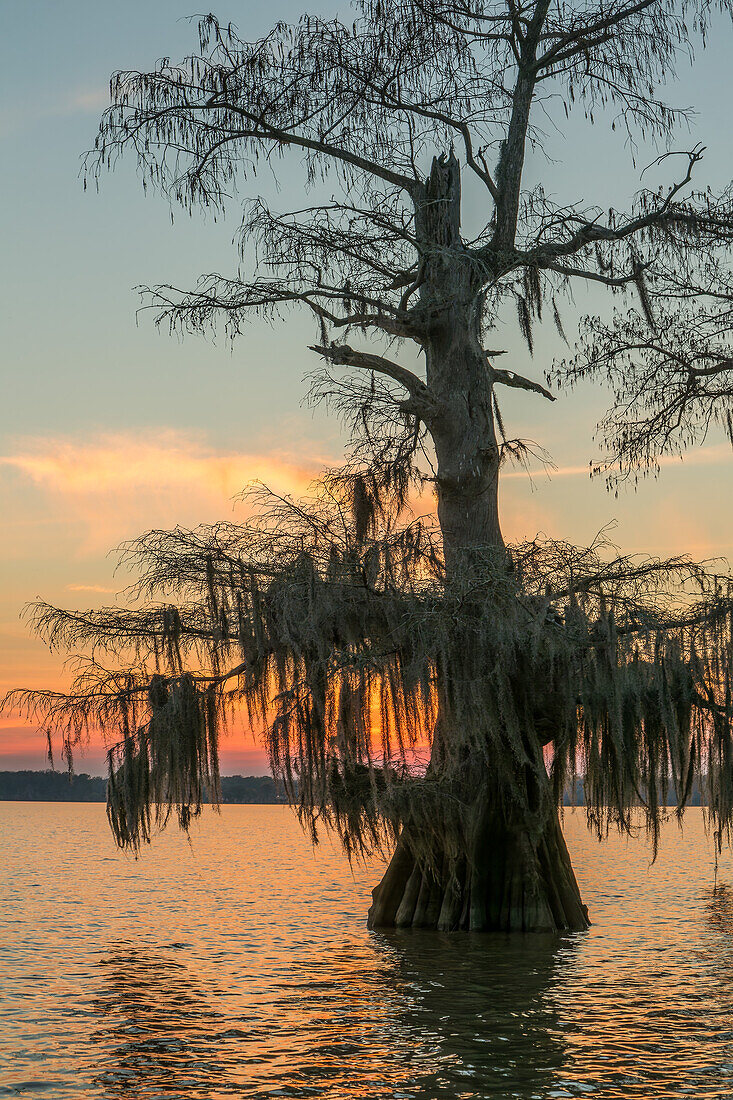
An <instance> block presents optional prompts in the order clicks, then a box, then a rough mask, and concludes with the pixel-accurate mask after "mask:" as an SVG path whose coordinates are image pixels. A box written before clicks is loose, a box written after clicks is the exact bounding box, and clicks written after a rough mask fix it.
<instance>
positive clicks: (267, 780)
mask: <svg viewBox="0 0 733 1100" xmlns="http://www.w3.org/2000/svg"><path fill="white" fill-rule="evenodd" d="M106 799H107V780H106V779H104V778H102V777H101V776H97V775H87V774H86V773H84V772H82V773H81V774H80V775H72V776H69V775H68V774H67V773H66V772H55V771H50V770H49V771H43V772H35V771H20V772H1V771H0V802H105V801H106ZM206 801H207V802H208V801H210V799H209V798H207V799H206ZM221 801H222V802H225V803H229V804H230V805H254V804H262V805H273V804H276V803H285V802H286V801H287V799H286V797H285V794H284V792H283V791H282V789H281V788H280V787H279V786H278V784H276V783H275V780H274V779H273V778H272V777H271V776H269V775H224V776H222V778H221ZM563 804H564V805H565V806H584V805H585V791H584V786H583V777H582V776H578V777H577V779H576V781H575V785H574V787H572V786H568V787H567V788H566V789H565V793H564V796H563ZM665 804H666V805H667V806H675V805H676V804H677V803H676V799H675V793H674V788H673V786H672V785H671V784H670V788H669V791H668V792H667V798H666V803H665ZM687 804H688V805H689V806H703V805H705V802H704V799H703V797H702V794H701V791H700V785H699V783H698V782H697V781H695V782H694V784H693V789H692V793H691V795H690V797H689V799H688V802H687Z"/></svg>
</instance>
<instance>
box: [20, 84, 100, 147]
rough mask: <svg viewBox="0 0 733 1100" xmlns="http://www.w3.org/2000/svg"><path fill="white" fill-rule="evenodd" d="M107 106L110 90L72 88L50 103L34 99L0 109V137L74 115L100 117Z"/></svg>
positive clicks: (49, 101)
mask: <svg viewBox="0 0 733 1100" xmlns="http://www.w3.org/2000/svg"><path fill="white" fill-rule="evenodd" d="M108 106H109V88H107V87H91V88H74V89H72V90H71V91H68V92H66V93H65V94H64V93H62V94H61V95H59V96H58V97H56V98H54V99H53V100H42V99H41V100H36V102H26V103H23V104H22V105H14V106H13V107H12V108H10V107H7V108H4V109H2V110H0V137H7V136H8V135H10V134H14V133H17V132H18V131H19V130H21V129H22V128H24V127H26V126H28V125H29V123H36V122H45V121H47V120H49V119H54V118H67V117H69V116H73V115H82V114H92V115H98V114H100V113H101V112H102V111H103V110H104V109H105V107H108Z"/></svg>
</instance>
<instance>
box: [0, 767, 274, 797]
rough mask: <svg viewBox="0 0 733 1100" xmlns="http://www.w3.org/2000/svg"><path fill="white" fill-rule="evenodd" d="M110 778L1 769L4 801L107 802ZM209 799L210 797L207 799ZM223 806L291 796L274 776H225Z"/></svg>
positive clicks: (222, 786) (0, 776)
mask: <svg viewBox="0 0 733 1100" xmlns="http://www.w3.org/2000/svg"><path fill="white" fill-rule="evenodd" d="M106 801H107V780H106V779H104V778H102V777H101V776H96V775H87V774H86V773H85V772H81V773H80V774H78V775H72V776H70V775H69V774H68V773H67V772H57V771H51V770H50V769H49V770H48V771H12V772H11V771H7V772H5V771H0V802H106ZM207 801H208V800H207ZM221 801H222V804H223V805H240V806H247V805H263V806H270V805H284V804H286V803H287V798H286V797H285V794H284V792H283V790H282V788H281V787H279V786H278V785H277V784H276V783H275V780H274V779H273V778H272V776H270V775H223V776H222V777H221Z"/></svg>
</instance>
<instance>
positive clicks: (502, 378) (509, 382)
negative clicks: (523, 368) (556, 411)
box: [489, 364, 555, 401]
mask: <svg viewBox="0 0 733 1100" xmlns="http://www.w3.org/2000/svg"><path fill="white" fill-rule="evenodd" d="M489 373H490V375H491V381H492V382H494V383H495V384H498V385H500V386H511V387H512V389H515V390H529V391H530V393H538V394H540V395H541V396H542V397H545V398H547V400H548V401H554V400H555V395H554V394H553V393H550V391H549V390H547V389H545V387H544V386H541V385H540V383H539V382H533V381H532V379H531V378H525V377H524V375H522V374H515V373H514V371H512V370H499V369H498V368H497V367H492V366H491V364H489Z"/></svg>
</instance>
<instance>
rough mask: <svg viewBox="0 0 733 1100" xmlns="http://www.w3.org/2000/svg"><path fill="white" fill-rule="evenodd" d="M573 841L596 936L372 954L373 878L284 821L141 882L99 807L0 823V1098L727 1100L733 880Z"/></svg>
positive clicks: (207, 830) (696, 831) (232, 830)
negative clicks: (2, 860) (587, 1099)
mask: <svg viewBox="0 0 733 1100" xmlns="http://www.w3.org/2000/svg"><path fill="white" fill-rule="evenodd" d="M566 825H567V832H568V835H569V840H570V846H571V850H572V851H573V853H574V856H575V863H576V868H577V871H578V877H579V879H580V881H581V883H582V885H583V889H584V894H585V898H586V900H587V901H588V903H589V904H590V907H591V913H592V916H593V918H594V925H593V927H592V928H591V930H590V931H589V932H588V933H582V934H577V935H574V936H566V937H562V938H556V937H525V938H523V937H516V938H507V937H501V936H490V935H487V936H477V935H458V936H446V935H439V934H434V933H426V932H418V931H414V932H412V931H409V932H408V931H403V932H391V933H384V932H381V933H373V932H367V931H366V929H365V927H364V915H365V912H366V907H367V901H368V892H369V889H370V887H371V886H372V885H373V884H374V882H375V881H377V879H378V877H379V875H380V868H379V867H376V866H375V867H372V868H367V869H362V870H359V871H356V872H354V873H353V874H352V872H351V871H350V870H349V868H348V866H347V865H346V864H345V862H344V860H343V858H342V857H341V856H340V855H339V853H338V852H336V851H333V850H330V849H329V848H328V847H324V849H323V850H319V851H318V852H316V853H313V852H312V850H311V848H310V847H309V845H308V842H307V841H306V840H305V838H304V837H303V836H302V835H301V834H300V832H299V831H298V827H297V825H296V824H295V822H294V821H293V819H292V818H291V817H290V815H289V813H288V811H287V810H285V809H284V808H282V807H269V806H268V807H258V806H241V807H239V806H236V807H235V806H227V807H225V808H224V811H223V814H222V817H221V818H220V819H219V818H217V819H213V820H212V819H207V820H206V821H205V822H204V823H203V825H202V826H201V828H200V830H199V832H198V833H197V834H195V836H194V842H193V847H192V848H189V847H188V846H187V845H186V844H185V842H184V841H183V840H182V839H181V838H180V837H177V836H176V835H174V834H171V835H170V836H165V837H162V838H160V839H159V840H157V841H156V843H155V844H154V846H153V848H152V849H151V850H150V851H149V852H146V853H144V855H143V857H142V859H141V860H140V861H138V862H137V863H135V862H134V861H132V860H131V859H129V858H127V857H124V856H122V855H119V854H117V853H116V852H115V851H114V850H113V848H112V846H111V842H110V840H109V837H108V834H107V832H106V823H105V819H104V810H103V807H101V806H93V805H83V806H72V805H41V804H8V803H4V804H3V803H0V843H2V849H3V853H4V856H5V857H6V865H7V866H6V870H5V873H4V876H3V886H2V897H0V904H1V908H0V1096H26V1097H31V1096H38V1097H59V1098H66V1097H69V1098H71V1097H74V1098H76V1097H85V1096H97V1097H99V1096H102V1097H106V1098H109V1100H112V1098H114V1100H121V1098H126V1097H131V1098H144V1100H153V1098H163V1097H165V1098H178V1097H180V1098H183V1097H186V1098H187V1100H189V1098H202V1100H203V1098H206V1100H214V1098H218V1097H224V1096H237V1097H276V1096H277V1097H326V1098H328V1100H367V1098H368V1100H378V1098H383V1097H394V1098H398V1097H399V1098H403V1100H410V1098H411V1100H431V1098H437V1097H447V1098H450V1100H454V1098H466V1100H480V1098H487V1100H488V1098H492V1100H499V1098H501V1100H506V1098H511V1097H514V1098H521V1100H534V1098H538V1100H550V1098H553V1097H569V1096H570V1097H572V1096H593V1097H595V1098H597V1100H615V1098H621V1097H623V1098H635V1097H638V1098H641V1097H644V1098H646V1097H654V1098H657V1097H658V1098H660V1100H666V1098H672V1097H683V1096H695V1097H702V1098H713V1097H715V1098H716V1100H719V1098H722V1097H731V1096H733V890H731V887H730V886H728V885H726V882H730V881H731V878H732V877H733V876H732V875H731V865H730V864H731V861H730V858H729V857H728V856H726V857H724V859H723V861H722V864H721V869H720V875H719V883H718V885H717V887H716V888H714V882H715V878H714V860H713V856H712V851H711V848H710V846H709V845H708V843H707V841H706V839H705V837H704V835H703V831H702V822H701V818H700V816H699V814H698V816H697V817H692V818H691V819H690V822H689V825H688V826H687V827H686V829H685V832H684V834H680V833H679V832H678V831H677V830H676V827H675V826H670V827H669V829H668V830H667V833H666V835H665V836H664V838H663V844H662V851H661V855H660V859H659V861H658V863H657V864H655V865H654V866H653V867H650V866H649V853H648V850H646V849H645V848H644V847H643V846H642V845H641V844H639V843H626V842H625V841H622V840H619V839H618V838H612V840H611V841H610V842H609V844H608V845H607V846H605V847H599V846H598V845H597V844H596V843H595V841H594V840H593V839H592V838H591V837H590V835H589V834H588V833H587V832H586V831H585V829H584V827H583V826H582V823H581V821H580V819H579V818H578V817H575V816H574V815H569V818H568V821H567V823H566Z"/></svg>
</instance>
